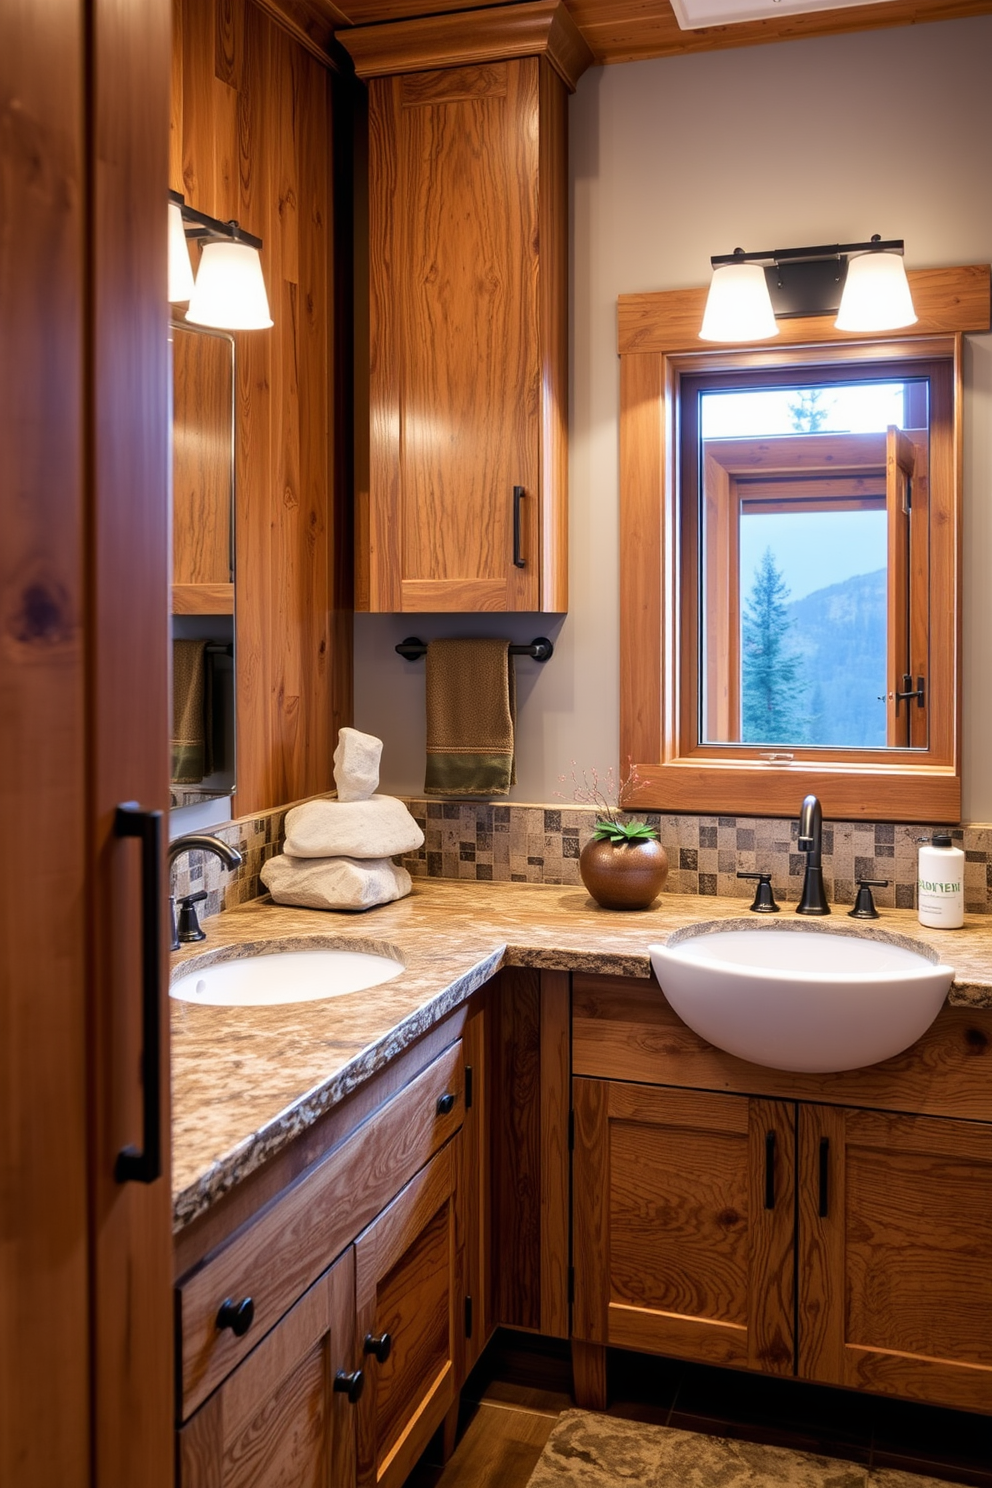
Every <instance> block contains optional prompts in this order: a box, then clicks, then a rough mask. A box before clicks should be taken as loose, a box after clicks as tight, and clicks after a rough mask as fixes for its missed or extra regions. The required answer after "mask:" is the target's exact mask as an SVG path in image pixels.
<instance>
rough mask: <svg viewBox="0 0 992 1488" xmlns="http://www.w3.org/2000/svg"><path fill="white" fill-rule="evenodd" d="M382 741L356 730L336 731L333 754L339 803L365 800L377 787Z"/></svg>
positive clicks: (344, 729)
mask: <svg viewBox="0 0 992 1488" xmlns="http://www.w3.org/2000/svg"><path fill="white" fill-rule="evenodd" d="M381 758H382V740H381V739H377V738H375V736H374V735H372V734H363V733H360V732H359V730H358V729H353V728H343V729H341V730H339V732H338V746H337V748H336V749H335V751H334V783H335V785H336V786H337V788H338V800H339V801H367V800H368V799H369V797H370V796H371V795H372V794H373V793H374V792H375V790H376V789H377V787H378V785H379V761H380V759H381Z"/></svg>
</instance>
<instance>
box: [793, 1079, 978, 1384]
mask: <svg viewBox="0 0 992 1488" xmlns="http://www.w3.org/2000/svg"><path fill="white" fill-rule="evenodd" d="M799 1162H800V1172H801V1179H800V1185H799V1196H800V1202H799V1211H798V1212H799V1234H798V1257H799V1276H800V1291H799V1314H798V1317H799V1374H800V1375H801V1376H803V1377H804V1378H806V1379H815V1380H821V1381H824V1382H826V1383H830V1384H840V1385H848V1386H852V1387H855V1388H860V1389H866V1390H875V1391H879V1392H880V1393H883V1394H887V1395H902V1396H906V1397H908V1398H910V1399H915V1400H927V1401H934V1402H938V1403H940V1404H943V1405H951V1406H957V1407H959V1408H961V1409H964V1410H977V1411H989V1410H992V1337H990V1334H989V1326H988V1321H989V1320H988V1289H989V1276H990V1274H992V1230H990V1225H989V1217H990V1214H992V1124H990V1123H986V1122H972V1121H948V1120H936V1119H932V1118H928V1117H925V1116H909V1115H899V1114H895V1113H893V1112H889V1111H864V1110H852V1109H845V1108H842V1107H831V1106H818V1105H817V1106H814V1105H809V1106H800V1107H799Z"/></svg>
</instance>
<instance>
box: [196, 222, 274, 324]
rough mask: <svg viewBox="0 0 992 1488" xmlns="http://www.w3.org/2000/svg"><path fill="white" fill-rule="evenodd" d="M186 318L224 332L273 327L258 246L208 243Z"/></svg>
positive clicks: (202, 253)
mask: <svg viewBox="0 0 992 1488" xmlns="http://www.w3.org/2000/svg"><path fill="white" fill-rule="evenodd" d="M186 319H187V320H189V321H192V323H193V324H194V325H203V326H213V327H215V328H216V329H217V330H221V331H261V330H264V329H265V328H266V327H267V326H270V325H271V324H272V317H271V315H270V314H269V301H268V297H267V295H266V293H265V280H264V279H263V278H262V261H261V259H260V258H259V255H258V249H257V248H252V247H251V246H250V245H249V244H247V243H237V242H230V243H226V242H225V243H205V244H204V246H203V250H202V252H201V254H200V267H199V269H198V270H197V274H196V284H195V286H194V288H193V295H192V298H191V300H190V303H189V309H188V310H187V311H186Z"/></svg>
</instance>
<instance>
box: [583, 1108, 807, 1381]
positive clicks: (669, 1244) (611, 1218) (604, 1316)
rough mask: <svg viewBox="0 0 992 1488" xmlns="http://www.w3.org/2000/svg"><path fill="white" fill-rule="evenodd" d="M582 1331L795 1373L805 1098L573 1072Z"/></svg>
mask: <svg viewBox="0 0 992 1488" xmlns="http://www.w3.org/2000/svg"><path fill="white" fill-rule="evenodd" d="M573 1105H574V1111H575V1154H574V1159H573V1253H574V1259H575V1310H574V1315H573V1333H574V1334H575V1336H576V1337H577V1338H578V1339H581V1340H583V1341H584V1342H586V1343H592V1344H597V1345H600V1346H602V1345H605V1344H615V1345H619V1346H620V1347H623V1348H634V1349H640V1350H643V1351H645V1352H650V1353H661V1354H672V1355H674V1356H676V1357H679V1358H684V1359H695V1360H699V1361H700V1362H702V1363H707V1364H733V1365H739V1366H746V1367H748V1368H752V1369H761V1370H763V1371H765V1372H767V1373H772V1374H791V1373H792V1369H793V1286H794V1262H793V1237H794V1213H793V1203H794V1147H795V1143H794V1123H795V1107H794V1106H793V1105H792V1103H791V1102H785V1101H769V1100H754V1099H751V1098H749V1097H748V1096H735V1095H712V1094H709V1093H707V1092H696V1091H684V1090H673V1089H665V1088H660V1087H652V1086H646V1085H628V1084H623V1083H620V1082H619V1081H606V1080H582V1079H579V1080H575V1081H573Z"/></svg>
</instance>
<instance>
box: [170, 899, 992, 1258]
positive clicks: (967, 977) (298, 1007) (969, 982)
mask: <svg viewBox="0 0 992 1488" xmlns="http://www.w3.org/2000/svg"><path fill="white" fill-rule="evenodd" d="M742 916H743V919H742ZM710 920H721V921H727V920H739V921H741V924H742V928H743V927H757V926H759V925H762V924H768V923H769V921H768V920H766V919H764V918H763V917H759V916H748V915H747V911H746V903H745V901H743V900H741V899H717V898H712V897H710V896H705V897H700V896H680V895H675V894H663V895H662V896H661V898H660V899H659V900H658V901H657V907H656V908H654V909H651V910H646V911H643V912H641V913H627V914H624V913H616V912H614V911H610V910H604V909H600V908H599V907H598V906H597V905H596V904H594V903H593V901H592V900H591V899H590V898H589V897H588V895H587V894H586V892H585V890H584V889H581V888H578V889H576V888H572V887H561V886H557V885H550V884H500V883H475V882H464V883H456V882H451V881H446V880H440V879H430V880H421V881H419V882H418V881H417V880H414V888H413V893H412V894H411V895H410V896H409V897H408V898H406V899H401V900H400V901H399V902H398V903H396V904H387V905H383V906H381V907H380V908H378V909H373V910H369V911H367V912H366V913H364V914H334V913H326V912H321V911H317V910H303V909H286V908H282V907H280V906H278V905H274V904H270V903H269V902H267V901H266V900H255V901H253V902H252V903H250V904H246V905H244V906H242V907H241V908H239V909H236V910H229V911H228V912H227V913H225V914H221V915H216V916H214V917H213V918H212V919H209V920H206V921H205V922H204V929H205V930H206V932H207V939H206V941H204V942H201V943H200V944H198V945H195V946H188V947H184V948H183V949H182V950H181V951H178V952H177V953H176V954H175V956H174V957H173V958H172V965H173V970H172V974H173V977H176V976H177V975H182V974H184V973H185V972H187V971H189V970H192V969H193V964H194V963H199V964H201V965H204V964H206V963H207V962H208V961H216V960H228V959H232V958H234V957H239V956H244V955H250V954H252V952H253V950H256V949H259V948H261V947H263V946H266V947H268V948H269V949H282V950H291V949H306V948H308V947H315V946H317V945H331V946H334V945H337V946H341V947H342V948H346V949H350V950H367V951H376V952H380V953H383V952H384V953H385V954H387V955H393V956H395V957H396V958H397V959H398V960H400V961H401V962H402V963H403V966H404V970H403V972H402V973H401V974H400V975H399V976H397V977H395V978H394V979H393V980H392V981H389V982H385V983H383V984H381V985H380V986H378V987H372V988H370V989H369V990H367V991H364V992H353V993H350V994H348V995H346V996H339V997H334V998H330V999H327V1000H324V1001H318V1002H306V1003H293V1004H288V1005H282V1006H277V1007H255V1008H226V1007H206V1006H197V1005H195V1004H192V1003H189V1002H180V1001H179V1000H178V999H173V1000H172V1004H171V1007H172V1112H173V1137H172V1141H173V1148H172V1164H173V1168H172V1174H173V1219H174V1228H175V1229H176V1230H179V1229H182V1228H183V1227H184V1226H185V1225H187V1224H189V1223H190V1222H191V1221H192V1220H194V1219H196V1218H197V1217H198V1216H199V1215H200V1214H202V1213H204V1212H205V1210H207V1209H208V1208H209V1207H210V1206H211V1204H213V1203H214V1202H215V1201H216V1200H217V1199H219V1198H220V1197H221V1196H222V1195H223V1194H225V1193H227V1192H228V1191H229V1190H230V1189H231V1188H233V1187H234V1186H235V1185H236V1184H237V1183H238V1182H240V1181H241V1180H242V1179H243V1178H245V1177H247V1175H248V1174H249V1173H251V1172H253V1171H254V1170H255V1169H256V1168H259V1167H261V1165H262V1164H263V1163H264V1162H265V1161H266V1160H267V1159H268V1158H269V1157H271V1156H272V1155H273V1154H274V1153H276V1152H278V1151H279V1150H280V1149H281V1148H283V1147H284V1146H286V1145H287V1144H288V1143H289V1142H291V1141H292V1140H293V1138H294V1137H295V1136H297V1135H298V1134H299V1133H300V1132H301V1131H303V1130H305V1128H306V1127H308V1126H310V1125H311V1124H312V1123H313V1122H314V1121H315V1120H316V1119H317V1118H318V1117H319V1116H320V1115H322V1114H323V1112H325V1111H326V1110H328V1109H329V1108H330V1107H332V1106H333V1105H335V1104H336V1103H337V1102H338V1101H340V1100H341V1099H342V1098H343V1097H344V1096H346V1095H348V1094H349V1093H350V1092H351V1091H352V1090H354V1089H355V1088H356V1087H357V1086H359V1085H361V1084H362V1083H363V1082H364V1081H365V1080H367V1079H369V1078H370V1077H371V1076H372V1075H374V1074H375V1073H376V1072H377V1071H378V1070H380V1069H382V1068H383V1066H384V1065H386V1064H387V1063H388V1062H389V1060H390V1059H392V1058H394V1057H395V1056H396V1055H397V1054H398V1053H400V1052H401V1051H402V1050H403V1049H405V1048H406V1047H407V1046H408V1045H410V1044H411V1043H413V1042H414V1041H415V1040H416V1039H417V1038H419V1037H420V1035H421V1034H423V1033H425V1032H426V1031H427V1029H429V1028H430V1027H432V1026H433V1025H434V1024H435V1023H437V1022H440V1020H441V1019H442V1018H444V1017H445V1016H446V1015H447V1014H448V1013H449V1012H451V1011H452V1010H453V1009H454V1008H456V1007H457V1006H458V1005H459V1004H460V1003H462V1002H464V1001H465V999H466V998H468V997H469V996H470V995H471V993H472V992H474V991H476V989H477V988H479V987H481V986H482V985H483V983H484V982H486V981H488V979H489V978H490V977H491V976H492V975H493V974H494V973H495V972H496V971H498V970H499V968H500V967H501V966H504V965H511V966H531V967H539V968H541V969H544V970H562V971H587V972H600V973H612V974H619V975H626V976H637V977H649V976H650V975H651V965H650V960H649V957H648V952H647V947H648V945H650V944H652V943H653V942H656V941H657V942H664V941H666V940H667V939H668V938H669V937H670V936H671V935H672V934H674V933H675V932H676V931H679V930H684V929H685V928H687V927H688V926H690V925H696V924H699V923H701V922H704V921H710ZM776 922H777V923H780V924H785V923H790V922H791V923H794V924H797V925H798V923H800V922H797V921H795V920H794V918H793V917H792V916H791V915H790V913H789V910H788V909H785V910H784V911H783V914H782V916H781V917H780V918H779V919H777V921H776ZM804 923H805V924H806V925H807V926H808V925H809V921H805V922H804ZM815 928H816V929H818V930H820V929H823V930H828V931H833V932H834V933H836V932H838V931H841V930H844V931H847V932H848V933H850V932H852V931H854V932H855V933H858V934H866V935H868V936H869V937H871V936H872V935H873V933H875V932H877V931H881V932H888V933H890V934H895V935H899V936H906V937H909V938H911V939H912V940H913V941H914V942H917V943H922V945H924V946H926V947H928V948H930V950H931V951H932V952H934V953H936V956H937V957H938V958H939V959H940V960H942V961H944V962H946V964H947V965H949V966H952V967H954V970H955V980H954V984H953V986H952V988H951V991H950V994H949V996H948V1002H949V1003H953V1004H956V1005H958V1006H970V1007H992V916H984V915H968V916H966V918H965V927H964V929H963V930H951V931H948V930H943V931H941V930H927V929H924V928H923V926H921V925H920V924H919V922H918V921H917V919H916V916H915V915H914V914H913V913H912V912H911V911H909V910H885V911H883V913H882V917H881V918H880V919H879V920H874V921H871V922H868V923H867V924H865V923H864V922H858V921H855V920H851V919H849V918H848V917H847V915H845V914H841V913H836V914H835V915H834V916H832V917H831V918H830V919H825V920H818V921H817V922H816V925H815ZM273 942H278V943H279V944H278V946H276V945H273V944H272V943H273Z"/></svg>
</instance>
